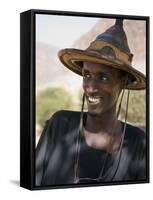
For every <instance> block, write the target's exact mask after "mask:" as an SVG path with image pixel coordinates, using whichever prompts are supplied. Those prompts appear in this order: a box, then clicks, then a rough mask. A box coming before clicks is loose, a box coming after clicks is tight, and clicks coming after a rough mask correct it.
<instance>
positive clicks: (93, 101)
mask: <svg viewBox="0 0 153 200" xmlns="http://www.w3.org/2000/svg"><path fill="white" fill-rule="evenodd" d="M86 98H87V100H88V102H89V103H90V104H98V103H100V102H101V100H102V98H101V97H96V96H95V97H91V96H87V97H86Z"/></svg>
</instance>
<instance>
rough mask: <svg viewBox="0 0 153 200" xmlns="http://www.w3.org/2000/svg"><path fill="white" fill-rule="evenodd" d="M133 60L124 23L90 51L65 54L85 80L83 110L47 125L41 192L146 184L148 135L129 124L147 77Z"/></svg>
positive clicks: (39, 164)
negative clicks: (136, 93) (133, 95)
mask: <svg viewBox="0 0 153 200" xmlns="http://www.w3.org/2000/svg"><path fill="white" fill-rule="evenodd" d="M132 57H133V55H132V54H131V52H130V49H129V47H128V43H127V38H126V35H125V32H124V29H123V20H120V19H118V20H116V23H115V25H113V26H112V27H110V28H109V29H108V30H106V31H105V32H104V33H102V34H100V35H99V36H97V38H96V39H95V41H93V42H91V44H90V46H89V47H88V48H87V49H86V50H79V49H64V50H61V51H60V52H59V58H60V60H61V62H62V63H63V64H64V65H65V66H66V67H67V68H69V69H70V70H72V71H73V72H75V73H77V74H79V75H82V76H83V89H84V95H83V103H82V110H81V113H80V112H74V111H58V112H56V113H55V114H54V115H53V116H52V117H51V119H49V120H48V121H47V123H46V126H45V128H44V130H43V133H42V136H41V138H40V141H39V143H38V146H37V150H36V185H37V186H49V185H50V186H52V185H65V184H76V183H77V184H81V183H96V184H98V183H104V182H115V181H137V180H139V181H141V180H145V179H146V166H145V165H146V162H145V155H146V151H145V147H146V145H145V143H146V139H145V134H144V132H143V131H142V130H140V129H139V128H137V127H134V126H132V125H130V124H127V122H126V120H127V112H128V101H129V91H130V89H132V90H140V89H145V77H144V75H143V74H142V73H140V72H139V71H137V70H136V69H135V68H133V67H132V66H131V62H132ZM125 89H127V90H128V96H127V103H126V112H125V121H124V122H121V121H119V120H118V115H119V112H120V108H121V103H122V99H123V95H124V90H125ZM119 96H121V97H120V102H119V103H118V99H119ZM85 99H86V102H87V107H88V112H87V113H86V112H83V107H84V101H85ZM117 105H118V106H117Z"/></svg>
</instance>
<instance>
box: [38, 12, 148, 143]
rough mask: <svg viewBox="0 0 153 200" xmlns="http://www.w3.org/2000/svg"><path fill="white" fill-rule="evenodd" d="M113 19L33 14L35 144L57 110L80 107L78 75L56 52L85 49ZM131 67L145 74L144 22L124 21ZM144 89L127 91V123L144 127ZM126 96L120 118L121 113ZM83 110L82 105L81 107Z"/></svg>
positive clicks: (80, 93) (80, 95)
mask: <svg viewBox="0 0 153 200" xmlns="http://www.w3.org/2000/svg"><path fill="white" fill-rule="evenodd" d="M114 22H115V19H107V18H94V17H72V16H55V15H44V14H37V15H36V144H37V142H38V140H39V137H40V135H41V133H42V129H43V127H44V124H45V121H46V120H47V119H49V118H50V117H51V116H52V114H53V113H54V112H56V111H58V110H61V109H66V110H77V111H80V109H81V99H82V93H83V90H82V78H81V77H80V76H79V75H77V74H75V73H73V72H71V71H70V70H68V69H67V68H66V67H64V66H63V65H62V64H61V63H60V61H59V60H58V57H57V53H58V51H59V50H60V49H62V48H79V49H86V48H87V47H88V46H89V44H90V42H91V41H93V40H94V39H95V38H96V36H97V35H98V34H100V33H102V32H104V31H105V30H106V29H107V28H109V27H110V26H112V25H113V24H114ZM124 29H125V32H126V34H127V38H128V43H129V47H130V50H131V52H132V53H133V54H134V58H133V66H134V67H135V68H136V69H138V70H139V71H141V72H142V73H143V74H146V32H145V31H146V24H145V21H140V20H125V21H124ZM145 98H146V92H145V90H143V91H131V93H130V101H129V111H128V122H129V123H131V124H134V125H136V126H139V127H140V128H143V129H144V130H145V126H146V100H145ZM125 103H126V95H125V98H124V99H123V103H122V108H121V113H120V117H119V118H120V119H121V120H124V116H125ZM85 110H86V106H85Z"/></svg>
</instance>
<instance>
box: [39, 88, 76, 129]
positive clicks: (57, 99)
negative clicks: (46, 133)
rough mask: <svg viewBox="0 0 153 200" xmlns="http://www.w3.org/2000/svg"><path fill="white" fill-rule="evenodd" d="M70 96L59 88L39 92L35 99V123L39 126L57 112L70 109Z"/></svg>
mask: <svg viewBox="0 0 153 200" xmlns="http://www.w3.org/2000/svg"><path fill="white" fill-rule="evenodd" d="M72 108H73V102H72V97H71V95H70V94H69V93H68V92H67V91H66V90H65V89H64V88H61V87H57V88H47V89H45V90H43V91H40V92H39V93H38V95H37V98H36V121H37V123H38V124H39V125H40V126H43V125H44V122H45V121H46V120H47V119H49V118H50V117H51V115H52V114H53V113H54V112H56V111H57V110H61V109H67V110H68V109H72Z"/></svg>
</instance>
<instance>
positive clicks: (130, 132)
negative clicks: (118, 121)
mask: <svg viewBox="0 0 153 200" xmlns="http://www.w3.org/2000/svg"><path fill="white" fill-rule="evenodd" d="M125 134H126V136H125V137H126V138H127V139H128V140H131V141H133V142H134V143H137V144H138V143H139V144H140V145H142V146H144V147H145V146H146V133H145V132H144V131H143V129H142V128H139V127H137V126H134V125H131V124H128V123H127V125H126V132H125Z"/></svg>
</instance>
